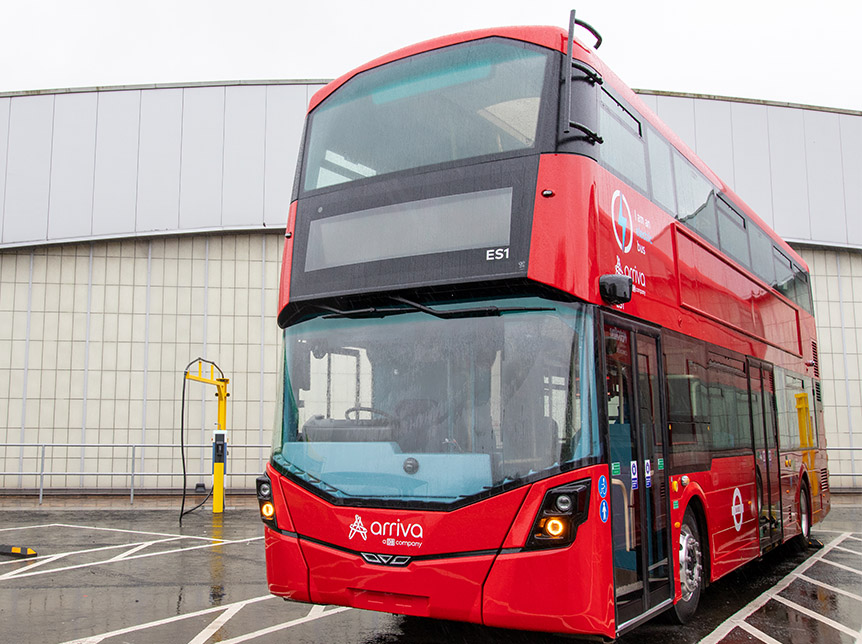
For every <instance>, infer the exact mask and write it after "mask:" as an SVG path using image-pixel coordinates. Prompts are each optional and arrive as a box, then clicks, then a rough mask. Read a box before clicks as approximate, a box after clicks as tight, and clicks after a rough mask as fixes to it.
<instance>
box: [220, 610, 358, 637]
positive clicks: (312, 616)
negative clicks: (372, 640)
mask: <svg viewBox="0 0 862 644" xmlns="http://www.w3.org/2000/svg"><path fill="white" fill-rule="evenodd" d="M347 610H353V609H352V608H347V607H346V606H340V607H338V608H333V609H332V610H325V609H324V607H323V606H319V605H315V606H312V607H311V610H310V611H308V615H306V616H305V617H300V618H298V619H294V620H291V621H289V622H285V623H284V624H276V625H275V626H270V627H269V628H262V629H260V630H259V631H254V632H253V633H246V634H245V635H238V636H237V637H234V638H231V639H229V640H223V641H222V642H221V644H241V642H247V641H248V640H253V639H256V638H258V637H263V636H264V635H269V634H271V633H277V632H278V631H282V630H284V629H286V628H293V627H294V626H299V625H300V624H307V623H308V622H313V621H314V620H316V619H321V618H322V617H329V616H330V615H335V614H337V613H343V612H344V611H347Z"/></svg>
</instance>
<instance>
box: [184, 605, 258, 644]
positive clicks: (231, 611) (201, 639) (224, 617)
mask: <svg viewBox="0 0 862 644" xmlns="http://www.w3.org/2000/svg"><path fill="white" fill-rule="evenodd" d="M243 608H245V604H235V605H233V606H231V607H230V608H228V609H227V610H226V611H225V612H223V613H222V614H221V615H219V616H218V617H216V618H215V619H214V620H213V621H212V622H210V623H209V625H208V626H207V627H206V628H205V629H204V630H202V631H201V632H200V633H198V634H197V635H196V636H195V638H194V639H193V640H191V641H190V642H189V644H205V642H206V641H207V640H208V639H209V638H210V637H212V636H213V635H215V634H216V631H218V629H220V628H221V627H222V626H224V625H225V624H227V623H228V622H229V621H230V620H231V619H232V618H233V616H234V615H236V614H237V613H238V612H239V611H241V610H242V609H243Z"/></svg>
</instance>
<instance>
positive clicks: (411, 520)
mask: <svg viewBox="0 0 862 644" xmlns="http://www.w3.org/2000/svg"><path fill="white" fill-rule="evenodd" d="M607 472H608V468H607V466H606V465H600V466H595V467H592V468H587V469H584V470H578V471H577V472H569V473H566V474H561V475H559V476H556V477H553V478H550V479H546V480H543V481H539V482H537V483H534V484H532V485H530V486H524V487H522V488H518V489H516V490H512V491H511V492H507V493H505V494H501V495H499V496H495V497H492V498H490V499H488V500H486V501H482V502H480V503H476V504H473V505H469V506H467V507H464V508H460V509H458V510H455V511H452V512H420V511H413V510H389V509H366V508H353V507H338V506H333V505H331V504H329V503H327V502H326V501H324V500H323V499H321V498H319V497H317V496H315V495H313V494H311V493H310V492H307V491H306V490H304V489H302V488H299V487H297V486H296V485H294V484H292V483H290V482H288V481H287V480H286V479H284V478H283V477H281V476H280V475H279V474H278V473H277V472H276V471H275V470H274V469H272V467H271V466H268V467H267V473H268V474H269V476H270V478H271V479H272V481H273V482H278V483H277V484H275V485H273V501H274V503H275V507H276V513H275V515H276V518H277V521H278V528H279V531H275V530H272V529H270V528H266V553H267V556H266V561H267V579H268V581H269V588H270V591H271V592H272V593H274V594H276V595H281V596H284V597H289V598H291V599H295V600H299V601H311V602H315V603H320V604H340V605H347V606H355V607H357V608H366V609H371V610H381V611H386V612H393V613H402V614H406V615H419V616H423V617H435V618H440V619H454V620H461V621H470V622H476V623H480V624H487V625H489V626H500V627H505V628H529V629H531V630H544V631H554V632H577V633H596V634H601V635H605V636H607V637H613V636H614V634H615V630H614V603H613V575H612V569H613V563H612V561H611V550H610V549H609V548H607V547H605V544H607V543H609V542H610V539H611V535H610V523H602V522H601V521H599V520H587V521H586V523H584V524H583V525H581V526H580V527H579V528H578V533H577V538H576V539H575V542H574V543H573V544H572V545H571V546H569V547H567V548H555V549H549V550H538V551H536V550H534V551H521V549H522V548H524V546H525V545H526V543H527V538H528V537H529V533H530V528H531V527H532V525H533V522H534V521H535V518H536V513H537V512H538V510H539V506H540V504H541V501H542V499H543V497H544V495H545V492H546V491H547V490H548V489H550V488H552V487H555V486H558V485H562V484H565V483H568V482H570V481H573V480H581V479H584V478H589V479H591V481H592V488H593V489H596V486H597V485H598V483H597V480H598V477H599V476H601V475H602V474H605V475H607ZM598 505H599V498H598V495H596V494H593V495H592V496H591V498H590V506H589V516H590V517H596V516H598V511H599V508H598ZM357 517H361V520H362V524H363V526H364V527H365V529H366V535H365V538H363V537H362V535H361V534H360V533H359V532H357V533H352V530H351V526H352V525H353V524H354V522H355V521H356V520H357ZM398 522H400V523H401V525H402V526H404V528H402V530H405V531H407V532H408V533H410V534H411V536H409V537H406V538H404V539H401V540H399V541H409V542H410V543H411V545H409V546H403V545H389V544H388V542H387V538H386V537H387V534H390V533H391V529H390V532H387V534H384V535H380V534H374V532H375V527H376V526H391V524H397V523H398ZM417 525H419V526H421V537H417V536H416V535H417V534H420V532H419V531H418V530H417V529H415V528H413V529H412V530H410V528H411V527H412V526H417ZM383 529H384V530H385V529H386V528H385V527H384V528H383ZM376 531H377V532H378V533H379V532H381V529H380V528H377V529H376ZM396 532H397V530H396ZM351 534H352V536H351ZM300 535H301V536H300ZM364 551H368V552H374V553H382V554H390V553H391V554H393V555H396V554H398V555H401V554H408V555H410V556H413V557H421V559H419V560H418V561H413V562H411V563H410V565H409V566H408V567H403V568H395V567H387V566H381V565H376V564H369V563H366V562H365V561H363V560H362V559H361V558H360V557H359V556H358V553H359V552H364ZM568 571H578V574H570V573H569V572H568ZM513 580H518V583H517V584H513Z"/></svg>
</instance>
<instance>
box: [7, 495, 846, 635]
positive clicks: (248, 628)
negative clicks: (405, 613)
mask: <svg viewBox="0 0 862 644" xmlns="http://www.w3.org/2000/svg"><path fill="white" fill-rule="evenodd" d="M245 505H246V506H247V507H238V508H228V509H227V511H226V512H225V513H224V514H221V515H214V514H212V513H210V512H209V511H207V510H204V509H201V510H199V511H198V512H196V513H194V514H191V515H188V516H187V517H186V518H185V519H184V521H183V526H182V527H180V526H179V525H178V522H177V516H178V508H177V510H169V509H151V508H136V509H130V508H128V507H127V508H126V509H118V508H112V507H106V508H98V509H81V508H48V509H37V508H18V509H2V508H0V543H2V544H9V545H13V544H14V545H18V546H25V547H31V548H33V549H34V550H36V552H37V554H38V556H37V557H35V558H31V559H11V558H6V557H0V642H4V643H7V642H8V643H9V644H29V643H31V642H32V643H40V644H41V643H45V644H59V643H72V642H75V643H79V644H84V643H86V644H101V643H102V642H104V643H105V644H109V643H111V644H114V643H117V644H119V643H121V642H122V643H132V644H137V643H144V642H146V643H148V644H154V643H155V644H159V643H162V642H164V643H166V644H167V643H174V642H182V643H189V644H207V643H210V642H221V643H222V644H226V643H230V644H238V643H240V642H256V643H261V642H286V641H290V642H292V643H304V642H326V643H327V644H329V643H332V644H342V643H343V644H358V643H368V644H370V643H372V642H374V643H378V642H386V643H390V642H403V643H405V644H406V643H411V644H418V643H419V642H421V643H423V644H430V643H433V644H437V643H440V644H452V643H453V642H480V641H481V642H494V643H504V642H505V643H514V642H524V643H526V642H530V643H540V644H541V643H542V642H563V641H571V640H570V639H568V638H567V639H563V638H560V637H556V636H551V635H544V634H537V633H522V632H517V631H505V630H500V629H488V628H484V627H480V626H475V625H469V624H458V623H453V622H440V621H433V620H426V619H419V618H407V617H401V616H396V615H389V614H384V613H373V612H367V611H360V610H355V609H347V608H341V607H334V606H316V605H314V606H313V605H308V604H299V603H294V602H285V601H283V600H281V599H278V598H275V597H273V596H271V595H269V593H268V591H267V586H266V574H265V564H264V544H263V535H262V532H263V528H262V524H261V523H260V521H259V519H258V516H257V511H256V509H253V508H252V507H250V505H249V504H245ZM814 534H815V536H816V537H818V538H819V539H821V541H823V543H824V544H825V545H824V547H823V548H822V549H819V550H817V549H808V550H805V551H800V550H799V549H798V548H793V547H792V546H785V547H782V548H779V549H778V550H777V551H775V552H773V553H770V554H769V555H767V556H766V557H764V558H763V559H762V560H761V561H758V562H753V563H751V564H749V565H747V566H745V567H743V568H742V569H741V570H739V571H737V572H735V573H733V574H731V575H729V576H728V577H726V578H724V579H722V580H720V581H719V582H717V583H715V584H713V585H712V586H710V587H709V588H708V589H707V590H706V592H705V593H704V595H703V596H702V598H701V606H700V608H699V610H698V617H697V618H696V619H695V620H694V623H693V624H690V625H688V626H686V627H679V626H673V625H671V624H669V623H668V622H667V620H663V619H662V618H658V619H655V620H653V621H651V622H649V623H647V624H644V625H642V626H640V627H639V628H637V629H635V630H634V631H632V632H630V633H628V634H626V635H625V636H623V637H622V638H620V639H619V640H618V641H619V642H623V643H624V644H627V643H628V642H631V643H634V642H638V644H642V643H644V644H650V643H652V642H656V643H658V642H667V641H668V640H669V639H671V638H673V640H674V641H675V642H679V643H680V644H688V643H689V642H691V643H694V642H703V643H704V644H717V643H718V642H724V643H728V644H730V643H735V642H757V641H760V642H763V643H764V644H776V643H780V644H803V643H804V644H807V643H809V642H810V643H812V644H813V643H815V642H817V643H818V644H819V643H827V644H828V643H832V642H835V643H836V644H838V643H842V644H843V643H845V642H847V643H850V642H859V641H862V635H860V632H862V505H845V506H840V505H836V506H835V507H834V508H833V511H832V514H830V516H829V517H828V519H827V521H826V522H824V523H823V524H818V525H816V526H815V532H814Z"/></svg>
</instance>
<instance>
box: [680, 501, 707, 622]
mask: <svg viewBox="0 0 862 644" xmlns="http://www.w3.org/2000/svg"><path fill="white" fill-rule="evenodd" d="M702 544H703V542H702V541H701V538H700V527H699V526H698V524H697V519H696V518H695V515H694V512H693V511H692V509H691V508H688V509H687V510H686V511H685V516H684V517H683V520H682V526H680V531H679V581H680V586H681V588H682V597H681V598H680V600H679V601H678V602H677V603H676V604H674V607H673V611H672V614H673V617H674V618H675V620H676V621H677V622H679V623H680V624H687V623H688V622H689V621H691V618H692V617H694V613H695V611H696V610H697V604H698V602H699V601H700V593H701V591H702V590H703V586H704V579H703V571H704V568H703V545H702Z"/></svg>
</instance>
